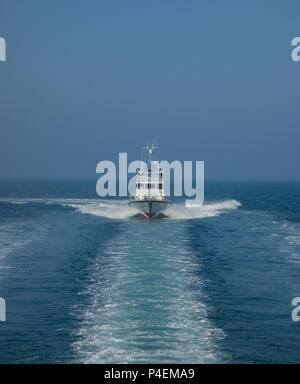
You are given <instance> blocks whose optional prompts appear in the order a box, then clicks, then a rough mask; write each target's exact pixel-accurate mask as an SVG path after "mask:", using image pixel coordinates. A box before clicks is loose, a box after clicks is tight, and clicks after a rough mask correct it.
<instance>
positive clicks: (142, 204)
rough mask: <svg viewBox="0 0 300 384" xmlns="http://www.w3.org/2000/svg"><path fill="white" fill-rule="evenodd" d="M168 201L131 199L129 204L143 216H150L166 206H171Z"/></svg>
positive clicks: (159, 212) (160, 211)
mask: <svg viewBox="0 0 300 384" xmlns="http://www.w3.org/2000/svg"><path fill="white" fill-rule="evenodd" d="M171 204H172V203H171V202H170V201H166V200H158V201H157V200H143V201H139V200H132V201H130V202H129V206H130V207H132V208H135V209H137V210H138V211H139V212H140V213H141V214H143V215H144V216H146V217H148V218H151V217H154V216H157V215H159V214H161V213H163V211H164V210H165V209H167V208H169V207H170V206H171Z"/></svg>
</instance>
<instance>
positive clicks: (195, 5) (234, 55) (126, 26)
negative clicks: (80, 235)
mask: <svg viewBox="0 0 300 384" xmlns="http://www.w3.org/2000/svg"><path fill="white" fill-rule="evenodd" d="M0 36H2V37H4V38H5V39H6V43H7V62H5V63H3V62H1V63H0V88H1V92H0V177H36V178H40V177H43V178H55V177H66V178H74V177H76V178H77V177H78V178H82V177H84V178H90V177H94V176H95V169H96V164H97V162H98V161H100V160H114V159H115V158H116V155H117V153H118V152H121V151H124V152H128V153H129V155H130V159H131V160H133V159H136V158H139V156H140V146H141V145H143V144H144V142H145V140H146V139H147V138H152V137H155V138H156V139H158V140H159V143H160V146H161V149H160V154H159V157H160V158H161V159H166V160H174V159H178V160H205V161H206V165H205V170H206V177H207V178H211V179H298V180H299V179H300V171H299V163H300V150H299V144H300V125H299V121H300V120H299V119H300V105H299V104H300V62H299V63H295V62H293V61H292V60H291V50H292V47H291V40H292V38H293V37H295V36H300V2H299V0H281V1H278V0H263V1H262V0H252V1H242V0H227V1H224V0H213V1H212V0H202V1H201V0H196V1H194V0H187V1H183V0H181V1H177V0H153V1H146V0H137V1H131V0H119V1H114V0H106V1H101V0H95V1H92V0H86V1H82V0H80V1H76V0H72V1H68V0H59V1H57V0H51V1H50V0H47V1H46V0H44V1H41V0H27V1H17V0H0Z"/></svg>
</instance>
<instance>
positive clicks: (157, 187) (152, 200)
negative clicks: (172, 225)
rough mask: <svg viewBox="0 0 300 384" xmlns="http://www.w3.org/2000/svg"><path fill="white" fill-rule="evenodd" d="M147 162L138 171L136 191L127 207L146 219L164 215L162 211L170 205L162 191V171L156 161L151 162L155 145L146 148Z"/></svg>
mask: <svg viewBox="0 0 300 384" xmlns="http://www.w3.org/2000/svg"><path fill="white" fill-rule="evenodd" d="M143 148H144V149H146V153H147V157H148V159H147V162H144V164H145V165H146V167H145V166H144V167H143V168H142V169H140V170H139V172H138V173H137V177H136V190H135V193H134V194H133V195H131V196H130V201H129V203H128V204H129V206H130V207H132V208H135V209H136V210H137V211H138V212H139V213H140V214H141V215H142V216H144V217H147V218H148V219H150V218H154V217H159V216H163V215H164V211H165V210H166V209H167V208H169V207H170V206H171V205H172V202H171V201H170V199H169V197H168V196H166V194H165V190H164V177H163V171H162V170H161V169H160V167H159V162H158V161H152V153H153V151H154V150H155V149H157V148H158V146H157V144H154V143H153V144H152V145H151V146H149V145H148V144H147V145H146V147H143Z"/></svg>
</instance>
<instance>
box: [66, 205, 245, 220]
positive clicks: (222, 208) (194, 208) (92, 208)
mask: <svg viewBox="0 0 300 384" xmlns="http://www.w3.org/2000/svg"><path fill="white" fill-rule="evenodd" d="M63 205H64V206H68V207H72V208H74V209H76V210H78V211H79V212H81V213H86V214H90V215H94V216H100V217H106V218H110V219H127V218H131V217H134V216H135V215H137V213H138V211H137V210H136V209H134V208H131V207H129V206H128V201H126V200H100V201H99V202H95V200H92V201H91V202H87V201H84V202H82V203H79V204H78V203H75V204H74V203H70V202H67V203H64V204H63ZM240 206H241V203H240V202H238V201H236V200H226V201H223V202H218V203H212V204H204V205H202V206H199V205H194V204H193V203H189V202H188V203H187V204H186V205H184V204H173V205H172V206H171V207H170V208H168V209H167V210H165V211H164V215H165V216H166V218H168V219H171V220H189V219H202V218H206V217H214V216H219V215H220V214H222V213H225V212H228V211H231V210H235V209H237V208H238V207H240Z"/></svg>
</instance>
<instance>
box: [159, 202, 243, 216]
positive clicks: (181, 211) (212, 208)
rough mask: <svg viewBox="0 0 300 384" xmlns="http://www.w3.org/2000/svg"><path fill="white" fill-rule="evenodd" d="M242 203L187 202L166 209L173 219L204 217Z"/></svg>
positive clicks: (217, 214)
mask: <svg viewBox="0 0 300 384" xmlns="http://www.w3.org/2000/svg"><path fill="white" fill-rule="evenodd" d="M241 205H242V204H241V203H240V202H238V201H236V200H226V201H222V202H218V203H211V204H204V205H194V204H193V203H189V202H187V204H186V205H181V204H173V205H172V206H171V207H170V208H169V209H167V210H166V211H165V214H166V215H167V217H168V218H169V219H172V220H188V219H204V218H206V217H215V216H219V215H221V214H222V213H226V212H228V211H232V210H235V209H238V207H240V206H241Z"/></svg>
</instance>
